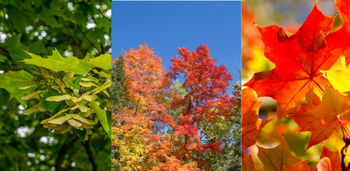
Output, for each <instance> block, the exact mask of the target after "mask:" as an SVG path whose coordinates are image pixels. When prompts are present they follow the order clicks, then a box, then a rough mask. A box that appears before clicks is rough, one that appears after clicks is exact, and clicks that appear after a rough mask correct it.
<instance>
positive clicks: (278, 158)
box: [257, 138, 300, 171]
mask: <svg viewBox="0 0 350 171" xmlns="http://www.w3.org/2000/svg"><path fill="white" fill-rule="evenodd" d="M257 147H258V149H259V152H258V157H259V159H260V160H261V162H262V163H263V164H264V167H265V170H267V171H270V170H278V171H282V170H283V171H286V169H285V168H284V166H292V165H294V164H297V163H298V162H300V160H299V159H297V158H295V157H294V156H293V155H292V154H291V152H290V149H289V146H288V144H287V143H286V141H285V140H284V138H283V139H282V141H281V143H280V144H279V145H278V146H277V147H275V148H272V149H265V148H262V147H259V146H257Z"/></svg>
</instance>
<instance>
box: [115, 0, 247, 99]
mask: <svg viewBox="0 0 350 171" xmlns="http://www.w3.org/2000/svg"><path fill="white" fill-rule="evenodd" d="M145 42H146V43H147V45H148V46H149V47H153V48H154V49H153V50H154V51H155V55H157V56H160V57H162V58H163V66H164V68H165V71H166V72H168V71H170V69H169V66H170V65H172V63H171V62H170V59H171V58H173V57H175V56H176V55H177V56H178V57H180V55H179V54H178V47H188V50H190V51H193V50H196V49H197V48H198V47H199V45H200V44H201V43H203V44H205V45H207V46H208V48H209V49H210V52H209V53H210V55H211V57H212V58H218V61H217V62H216V63H215V65H217V66H219V65H224V66H226V67H227V68H228V70H229V72H230V73H231V75H232V78H233V80H232V81H231V82H230V86H229V88H228V90H227V93H228V94H232V93H231V92H232V85H233V84H234V83H235V82H236V80H240V76H239V73H238V71H237V68H241V2H240V1H235V2H234V1H229V2H227V1H221V2H214V1H199V2H194V1H192V2H191V1H187V2H186V1H185V2H181V1H177V2H175V1H172V2H164V1H161V2H154V1H153V2H142V1H137V2H130V1H129V2H128V1H112V58H115V57H117V56H118V55H119V53H120V51H121V50H122V49H123V50H124V51H126V50H128V49H130V48H134V49H137V48H138V46H139V45H141V44H143V43H145ZM180 82H181V80H180Z"/></svg>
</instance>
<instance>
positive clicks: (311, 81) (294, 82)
mask: <svg viewBox="0 0 350 171" xmlns="http://www.w3.org/2000/svg"><path fill="white" fill-rule="evenodd" d="M333 18H334V17H326V16H324V15H323V14H322V12H321V11H320V10H319V9H318V8H317V4H315V7H314V8H313V10H312V11H311V13H310V14H309V16H308V17H307V19H306V20H305V22H304V23H303V25H302V26H301V28H300V29H299V30H298V31H297V32H296V34H294V35H292V36H289V34H288V33H286V32H285V30H284V29H283V28H282V27H280V26H277V25H275V24H274V25H271V26H268V27H260V26H257V28H258V30H259V31H260V33H261V36H262V41H263V42H264V44H265V49H264V51H265V56H266V57H267V58H268V59H269V60H270V61H271V62H273V63H274V64H275V65H276V67H275V68H274V69H273V70H271V71H264V72H259V73H255V74H254V76H253V78H252V79H251V80H250V81H249V82H247V83H246V84H244V85H245V86H248V87H251V88H253V89H254V90H255V91H256V93H257V94H258V97H262V96H268V97H272V98H273V99H275V100H276V102H277V121H279V120H280V119H281V118H282V117H284V116H285V115H286V114H288V113H294V112H296V111H297V110H299V108H300V106H301V104H302V102H303V101H305V100H307V101H311V98H306V97H305V95H306V94H307V92H309V91H314V92H315V93H316V95H318V96H321V95H322V93H323V90H324V89H325V87H326V86H327V85H330V83H329V82H328V80H327V79H326V78H325V77H324V76H323V74H322V73H321V72H320V71H319V69H329V68H330V67H331V66H332V65H333V64H334V63H335V61H336V59H333V58H334V57H333V58H330V57H329V56H324V55H323V53H324V52H325V50H326V49H327V48H326V47H327V45H326V42H325V37H324V34H323V33H324V32H326V33H327V32H329V31H330V30H331V27H332V24H333Z"/></svg>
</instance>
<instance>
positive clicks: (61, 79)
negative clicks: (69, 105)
mask: <svg viewBox="0 0 350 171" xmlns="http://www.w3.org/2000/svg"><path fill="white" fill-rule="evenodd" d="M56 74H57V76H58V78H60V80H61V82H62V83H63V84H64V86H65V87H66V88H67V92H68V93H69V95H71V96H72V94H70V92H69V89H68V87H67V85H66V83H65V82H64V81H63V80H62V78H61V77H60V75H59V74H58V73H57V72H56Z"/></svg>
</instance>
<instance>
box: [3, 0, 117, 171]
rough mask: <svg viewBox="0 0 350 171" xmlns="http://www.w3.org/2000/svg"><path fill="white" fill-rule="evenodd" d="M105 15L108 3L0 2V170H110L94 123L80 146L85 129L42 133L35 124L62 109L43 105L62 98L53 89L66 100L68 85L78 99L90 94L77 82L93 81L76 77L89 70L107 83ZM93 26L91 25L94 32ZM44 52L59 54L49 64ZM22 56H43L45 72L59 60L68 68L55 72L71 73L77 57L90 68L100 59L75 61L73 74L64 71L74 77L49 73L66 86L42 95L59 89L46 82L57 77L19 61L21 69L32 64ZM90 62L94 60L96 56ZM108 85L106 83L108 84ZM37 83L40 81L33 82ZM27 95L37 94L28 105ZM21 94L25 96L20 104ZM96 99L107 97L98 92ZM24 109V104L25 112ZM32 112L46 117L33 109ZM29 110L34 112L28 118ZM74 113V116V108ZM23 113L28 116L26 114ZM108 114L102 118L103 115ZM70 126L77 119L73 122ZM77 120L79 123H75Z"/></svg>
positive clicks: (58, 105) (107, 20) (94, 0)
mask: <svg viewBox="0 0 350 171" xmlns="http://www.w3.org/2000/svg"><path fill="white" fill-rule="evenodd" d="M110 9H111V2H110V1H107V0H102V1H100V0H99V1H97V0H91V1H82V0H78V1H65V0H56V1H51V0H28V1H27V0H26V1H12V0H1V2H0V37H1V38H0V80H1V81H0V86H1V87H5V88H4V89H3V88H0V106H1V107H0V118H1V119H0V170H24V171H26V170H52V169H53V168H55V170H57V171H59V170H72V169H76V170H110V159H109V156H110V141H109V140H108V139H107V140H105V138H106V137H107V136H106V135H107V134H106V131H105V130H104V129H103V126H101V125H100V123H97V124H95V125H94V128H93V129H92V130H93V134H92V135H90V139H89V140H88V141H86V142H85V143H84V144H85V145H87V146H85V145H83V144H82V140H80V139H79V135H80V136H81V137H82V138H84V137H85V134H86V133H87V131H86V129H84V131H81V130H80V129H75V128H73V129H72V130H74V131H73V133H74V134H70V133H65V134H60V133H59V132H60V131H55V130H52V129H47V128H44V127H43V125H42V124H40V121H42V120H45V119H48V118H49V117H51V116H52V114H54V113H57V112H59V111H61V110H60V109H63V108H64V107H65V106H63V105H64V104H66V103H68V102H66V100H64V101H57V102H56V101H47V100H43V99H47V98H49V97H51V96H58V95H62V92H61V91H66V92H67V94H72V95H73V96H74V92H72V91H71V90H74V88H73V87H75V88H78V87H80V86H81V87H82V88H81V93H82V92H83V91H87V90H89V89H91V88H97V87H96V86H95V87H93V86H92V87H91V88H89V87H84V86H83V85H84V83H87V84H89V83H88V82H93V81H86V80H83V79H87V78H84V76H83V75H82V74H83V72H84V74H85V73H87V72H89V70H87V68H89V67H91V65H93V67H102V68H97V69H94V70H93V71H91V73H93V74H96V76H98V78H97V79H98V80H99V77H100V76H99V75H102V78H104V79H107V78H108V76H109V75H108V73H106V72H105V71H104V70H108V67H109V68H110V56H109V55H107V56H105V55H104V54H105V53H109V52H110V48H111V41H110V35H111V34H110V33H111V19H110V16H108V15H106V14H107V12H108V11H109V10H110ZM94 25H96V26H95V27H94ZM91 26H92V27H91ZM52 51H57V52H59V54H62V56H53V57H51V58H49V56H50V55H51V53H52ZM26 52H31V53H33V54H36V55H37V56H40V57H43V58H40V59H45V61H47V60H51V61H52V64H51V66H56V65H57V64H59V62H58V61H60V62H64V63H66V64H67V63H69V65H65V66H61V67H68V66H70V67H72V64H74V61H75V62H76V60H77V59H83V58H85V60H86V61H90V60H89V59H90V58H94V60H95V61H93V62H97V61H99V60H100V59H102V60H103V61H100V62H99V63H96V64H95V65H94V64H91V63H89V62H84V61H80V65H79V66H78V65H76V68H74V67H72V68H69V69H68V70H70V71H73V72H80V73H79V74H80V75H79V74H78V73H76V74H75V75H74V76H73V78H69V75H70V74H72V72H67V71H66V70H62V68H61V71H58V70H57V72H58V74H59V76H60V77H61V78H62V79H63V80H64V81H65V84H66V86H67V87H68V88H64V89H63V90H62V89H61V90H57V89H55V88H47V89H44V87H45V86H46V87H49V86H47V85H50V84H51V86H53V85H55V84H62V82H61V80H59V81H58V80H57V81H54V80H56V79H57V78H58V76H57V74H55V73H54V71H52V70H50V69H48V68H46V67H49V65H41V67H36V66H34V65H32V64H26V63H25V62H20V61H25V60H28V63H31V62H33V60H34V59H33V57H31V55H30V53H26ZM86 54H88V55H86ZM85 55H86V56H85ZM63 56H64V57H63ZM66 56H67V57H68V56H76V57H77V58H76V59H74V58H72V57H68V58H65V57H66ZM94 56H100V58H99V59H98V58H95V57H94ZM34 58H35V57H34ZM38 59H39V58H38ZM69 60H72V61H69ZM53 61H54V62H53ZM40 62H44V60H43V61H35V63H38V64H35V65H38V66H40ZM103 64H104V65H103ZM77 68H79V69H77ZM57 69H58V68H57ZM2 73H6V74H2ZM10 73H11V74H10ZM40 75H41V76H40ZM31 76H33V78H32V77H31ZM65 76H67V77H65ZM43 77H45V79H43ZM109 77H110V76H109ZM108 79H109V80H110V78H108ZM30 80H31V81H30ZM42 80H44V81H43V82H41V81H42ZM29 81H30V82H29ZM45 81H46V82H45ZM49 81H51V82H49ZM101 81H102V80H101ZM44 82H45V83H46V85H44ZM80 83H83V85H80ZM94 84H96V85H99V84H97V83H94ZM32 85H34V86H32ZM15 87H21V88H22V89H18V88H15ZM37 91H39V92H37ZM40 91H44V92H40ZM34 92H37V93H39V94H32V95H33V96H34V99H29V100H25V99H27V98H31V95H30V94H31V93H34ZM107 92H108V91H107ZM108 93H110V92H108ZM21 95H25V96H27V97H26V98H24V99H22V98H21ZM90 95H93V93H91V94H90ZM96 95H97V96H103V97H107V95H105V93H104V90H101V92H99V93H97V94H96ZM38 98H40V101H39V99H38ZM86 98H89V96H86ZM107 98H108V97H107ZM84 100H86V99H84ZM86 101H87V100H86ZM98 101H99V102H100V103H101V104H100V106H101V108H102V109H104V107H107V108H109V107H108V104H109V103H108V102H106V101H104V100H103V99H99V100H98ZM32 103H33V104H32ZM26 105H28V106H27V107H26ZM85 106H86V105H85ZM87 107H88V108H91V107H90V106H87ZM66 108H67V107H66ZM29 109H31V110H29ZM40 109H41V110H43V109H44V110H46V111H40ZM32 111H34V113H31V112H32ZM35 111H36V114H35ZM76 111H80V108H78V109H76ZM66 112H68V111H66ZM80 112H81V111H80ZM29 113H31V114H29ZM25 114H29V116H26V115H25ZM75 114H76V113H75ZM108 114H109V113H108V112H107V113H106V115H108ZM69 116H71V115H69ZM73 117H74V115H73ZM91 117H94V116H91ZM108 118H109V116H107V120H108ZM70 119H72V118H70ZM73 120H77V119H76V118H75V119H74V118H73ZM89 120H90V119H89ZM91 120H93V119H91ZM71 122H72V123H73V122H74V121H71ZM78 122H82V121H79V120H78ZM68 124H69V123H68ZM68 124H66V125H68ZM84 126H85V125H84ZM82 135H83V136H82Z"/></svg>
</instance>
